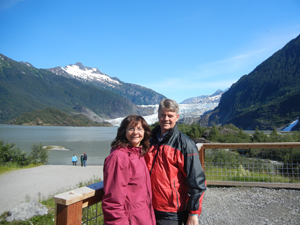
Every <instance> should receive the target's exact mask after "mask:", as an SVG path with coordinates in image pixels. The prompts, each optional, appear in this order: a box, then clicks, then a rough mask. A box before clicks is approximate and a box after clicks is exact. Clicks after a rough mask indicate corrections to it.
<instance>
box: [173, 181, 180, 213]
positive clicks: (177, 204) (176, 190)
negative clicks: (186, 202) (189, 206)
mask: <svg viewBox="0 0 300 225" xmlns="http://www.w3.org/2000/svg"><path fill="white" fill-rule="evenodd" d="M174 190H175V193H176V201H177V209H179V200H178V192H177V190H176V186H175V180H174Z"/></svg>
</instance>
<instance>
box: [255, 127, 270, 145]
mask: <svg viewBox="0 0 300 225" xmlns="http://www.w3.org/2000/svg"><path fill="white" fill-rule="evenodd" d="M266 138H267V135H265V134H264V132H263V131H259V130H258V127H256V129H255V132H254V133H253V137H252V141H253V142H265V140H266Z"/></svg>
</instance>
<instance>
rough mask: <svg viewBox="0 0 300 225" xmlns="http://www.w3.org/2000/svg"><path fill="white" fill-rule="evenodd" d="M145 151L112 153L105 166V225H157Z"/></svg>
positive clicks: (127, 148) (126, 149) (115, 150)
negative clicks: (142, 154) (141, 153)
mask: <svg viewBox="0 0 300 225" xmlns="http://www.w3.org/2000/svg"><path fill="white" fill-rule="evenodd" d="M140 151H141V148H137V147H132V146H128V147H124V148H117V149H112V150H111V154H110V155H109V156H108V157H107V158H106V159H105V163H104V169H103V174H104V181H103V189H104V196H103V199H102V209H103V215H104V224H114V225H116V224H120V225H126V224H131V225H143V224H145V225H148V224H150V225H152V224H153V225H154V224H155V216H154V212H153V207H152V203H151V199H152V192H151V183H150V176H149V171H148V169H147V167H146V163H145V159H144V157H141V156H140Z"/></svg>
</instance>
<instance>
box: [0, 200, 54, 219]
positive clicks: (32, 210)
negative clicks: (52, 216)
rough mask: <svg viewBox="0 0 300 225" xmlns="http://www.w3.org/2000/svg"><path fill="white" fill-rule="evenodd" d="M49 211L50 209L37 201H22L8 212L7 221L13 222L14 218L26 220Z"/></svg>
mask: <svg viewBox="0 0 300 225" xmlns="http://www.w3.org/2000/svg"><path fill="white" fill-rule="evenodd" d="M47 213H48V209H47V208H46V207H45V206H44V205H42V204H41V203H39V202H37V201H30V202H26V203H22V204H20V205H18V206H16V207H14V208H13V209H11V210H10V211H9V212H8V217H6V218H5V219H6V221H8V222H12V221H13V220H17V221H20V220H22V221H25V220H28V219H30V218H31V217H34V216H42V215H46V214H47Z"/></svg>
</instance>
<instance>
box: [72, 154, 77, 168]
mask: <svg viewBox="0 0 300 225" xmlns="http://www.w3.org/2000/svg"><path fill="white" fill-rule="evenodd" d="M72 163H73V166H76V163H77V156H76V154H74V155H73V157H72Z"/></svg>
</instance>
